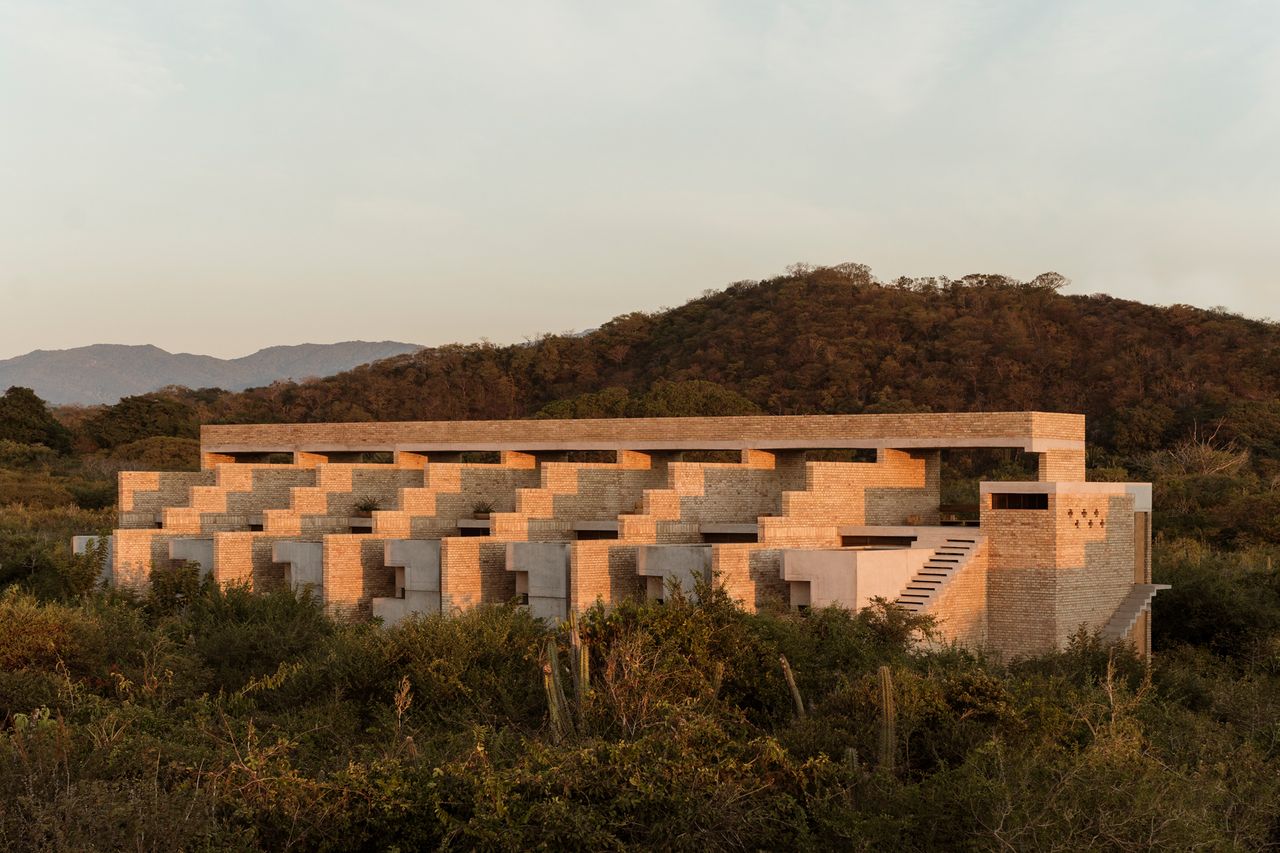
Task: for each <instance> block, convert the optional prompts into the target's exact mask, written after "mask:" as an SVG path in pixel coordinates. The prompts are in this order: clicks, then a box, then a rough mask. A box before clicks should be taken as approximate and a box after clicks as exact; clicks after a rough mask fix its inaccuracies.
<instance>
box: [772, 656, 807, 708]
mask: <svg viewBox="0 0 1280 853" xmlns="http://www.w3.org/2000/svg"><path fill="white" fill-rule="evenodd" d="M778 662H779V663H781V664H782V677H783V678H785V679H786V680H787V686H788V687H790V688H791V701H792V703H794V704H795V706H796V716H797V717H799V718H800V719H802V720H803V719H804V718H805V713H804V700H803V699H801V698H800V687H799V686H798V685H797V684H796V677H795V675H794V674H792V672H791V664H790V663H788V662H787V656H786V655H778Z"/></svg>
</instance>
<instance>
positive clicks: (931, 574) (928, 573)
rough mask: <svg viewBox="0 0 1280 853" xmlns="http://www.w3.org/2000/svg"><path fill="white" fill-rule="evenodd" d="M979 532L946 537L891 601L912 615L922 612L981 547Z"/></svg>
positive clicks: (958, 533) (981, 538) (981, 539)
mask: <svg viewBox="0 0 1280 853" xmlns="http://www.w3.org/2000/svg"><path fill="white" fill-rule="evenodd" d="M983 539H984V537H983V536H982V534H980V533H963V534H962V533H960V532H958V531H957V533H956V535H954V536H950V537H947V538H946V539H944V540H943V541H942V543H941V544H939V545H938V546H937V547H935V548H934V549H933V553H932V554H931V555H930V556H929V559H927V560H925V563H924V566H923V567H922V568H921V569H920V571H918V572H916V573H915V575H914V576H912V578H911V580H909V581H907V586H906V588H905V589H904V590H903V591H902V594H901V595H899V596H898V598H897V599H896V601H895V602H894V603H895V604H897V605H898V606H899V607H902V608H905V609H906V610H910V611H912V612H913V613H922V612H923V611H925V610H927V609H929V607H930V606H931V605H932V604H933V603H934V602H935V601H936V600H937V598H938V596H940V595H941V594H942V591H943V590H944V589H946V588H947V585H948V584H949V583H951V579H952V578H954V577H955V576H956V575H957V574H959V573H960V571H961V570H962V569H964V567H965V566H966V565H968V563H969V560H970V559H971V558H972V557H973V555H974V554H976V553H977V552H978V546H979V545H981V544H982V541H983Z"/></svg>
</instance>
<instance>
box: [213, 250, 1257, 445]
mask: <svg viewBox="0 0 1280 853" xmlns="http://www.w3.org/2000/svg"><path fill="white" fill-rule="evenodd" d="M1063 284H1064V280H1063V279H1061V278H1060V277H1058V276H1055V275H1053V274H1047V275H1044V276H1040V277H1039V278H1037V279H1035V280H1033V281H1030V282H1018V281H1014V280H1011V279H1008V278H1006V277H1003V276H966V277H965V278H962V279H957V280H951V279H923V280H922V279H903V280H899V281H896V282H891V283H881V282H877V281H875V280H873V279H872V277H871V275H870V273H869V272H868V270H867V269H866V268H865V267H862V266H859V265H845V266H841V267H835V268H821V269H813V270H807V269H800V270H796V271H795V272H794V274H790V275H787V276H784V277H781V278H775V279H771V280H768V281H761V282H742V283H739V284H735V285H732V286H730V287H728V288H726V289H724V290H722V291H720V292H716V293H709V294H707V295H705V296H703V297H701V298H699V299H695V300H693V301H691V302H688V303H686V304H685V305H682V306H680V307H678V308H674V309H670V310H666V311H661V312H658V313H654V314H643V313H633V314H626V315H623V316H620V317H616V318H614V319H613V320H611V321H609V322H608V323H605V324H604V325H603V326H601V327H600V328H599V329H596V330H594V331H592V332H590V333H587V334H583V335H576V336H575V335H545V336H543V337H541V338H538V339H537V340H534V341H531V342H529V343H526V344H518V345H514V346H495V345H492V344H471V345H453V346H446V347H435V348H431V349H426V350H423V351H421V352H419V353H416V354H413V355H408V356H402V357H398V358H393V359H388V360H386V361H380V362H375V363H373V364H372V365H368V366H365V367H361V368H358V369H356V370H353V371H350V372H347V373H342V374H338V375H337V376H333V377H329V378H326V379H320V380H316V381H311V382H307V383H304V384H293V383H284V384H279V385H275V386H271V387H269V388H260V389H254V390H250V391H247V392H243V393H240V394H231V395H217V396H214V397H209V396H208V395H205V397H201V396H200V395H192V396H191V397H190V399H189V402H190V403H191V404H192V405H194V406H195V407H196V408H197V409H198V410H199V411H200V412H201V414H202V415H203V416H204V417H205V418H206V419H207V420H210V421H217V422H224V421H225V422H268V421H361V420H437V419H438V420H453V419H462V418H513V417H525V416H530V415H533V414H536V413H537V412H539V411H540V410H542V409H543V408H544V407H545V406H548V405H549V404H554V403H556V401H560V400H567V399H571V398H576V397H579V396H580V395H586V394H594V393H597V392H601V391H604V390H605V389H623V390H625V391H627V392H628V393H629V394H631V395H636V394H640V395H643V394H645V393H647V392H648V391H649V389H651V388H652V387H653V386H654V385H655V384H657V383H659V382H662V381H667V382H685V381H690V380H701V381H707V382H712V383H715V384H716V385H718V386H720V387H721V388H723V389H726V390H728V391H731V392H733V393H734V394H736V395H739V396H741V397H742V398H744V399H745V400H747V401H750V403H752V404H754V405H755V406H756V407H758V408H759V409H760V410H761V411H763V412H766V413H770V414H812V413H832V414H837V413H848V414H857V413H861V412H877V411H935V412H946V411H978V410H987V411H1009V410H1026V409H1037V410H1045V411H1068V412H1083V413H1084V414H1086V415H1087V416H1088V417H1089V429H1090V436H1089V437H1090V440H1091V442H1093V443H1095V444H1098V445H1100V446H1102V447H1104V448H1107V449H1111V450H1115V451H1117V452H1120V453H1132V452H1136V451H1144V450H1151V449H1155V448H1158V447H1161V446H1164V445H1165V444H1166V443H1169V442H1171V441H1174V440H1177V439H1179V438H1182V437H1184V436H1185V435H1186V434H1187V432H1188V431H1189V430H1192V429H1194V428H1195V427H1196V425H1198V424H1199V425H1205V424H1209V423H1211V422H1213V421H1215V420H1217V419H1221V418H1227V419H1228V420H1230V421H1232V422H1233V423H1235V422H1238V427H1239V428H1240V429H1242V430H1257V429H1259V428H1261V429H1264V430H1271V432H1270V435H1271V438H1272V440H1280V404H1277V402H1276V401H1277V397H1278V396H1280V326H1277V325H1276V324H1274V323H1270V322H1264V321H1259V320H1249V319H1246V318H1244V317H1240V316H1236V315H1232V314H1229V313H1226V312H1225V311H1220V310H1201V309H1197V308H1192V307H1189V306H1185V305H1174V306H1171V307H1163V308H1162V307H1156V306H1150V305H1144V304H1141V303H1138V302H1131V301H1127V300H1122V299H1115V298H1112V297H1109V296H1102V295H1096V296H1068V295H1064V294H1062V293H1061V292H1059V291H1060V288H1061V286H1062V285H1063ZM582 414H589V413H586V412H583V413H582ZM600 414H607V412H604V411H602V412H601V413H600Z"/></svg>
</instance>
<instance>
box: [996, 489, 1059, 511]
mask: <svg viewBox="0 0 1280 853" xmlns="http://www.w3.org/2000/svg"><path fill="white" fill-rule="evenodd" d="M991 508H992V509H1048V508H1049V496H1048V495H1047V494H1045V493H1044V492H1031V493H1022V492H992V493H991Z"/></svg>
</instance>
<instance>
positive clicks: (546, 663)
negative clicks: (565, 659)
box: [542, 637, 573, 743]
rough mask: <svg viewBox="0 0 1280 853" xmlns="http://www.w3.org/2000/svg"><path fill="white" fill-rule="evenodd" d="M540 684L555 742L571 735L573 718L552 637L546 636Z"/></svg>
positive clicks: (558, 654)
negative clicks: (565, 694) (545, 699)
mask: <svg viewBox="0 0 1280 853" xmlns="http://www.w3.org/2000/svg"><path fill="white" fill-rule="evenodd" d="M542 686H543V688H544V689H545V690H546V692H547V710H548V711H549V712H550V715H551V734H552V737H553V738H554V739H555V741H556V742H557V743H559V742H560V741H563V740H564V739H565V738H568V737H573V718H571V717H570V716H569V705H568V702H566V701H565V698H564V688H563V687H561V685H560V653H559V652H558V651H557V650H556V641H555V638H554V637H548V638H547V650H546V653H545V654H544V655H543V658H542Z"/></svg>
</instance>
